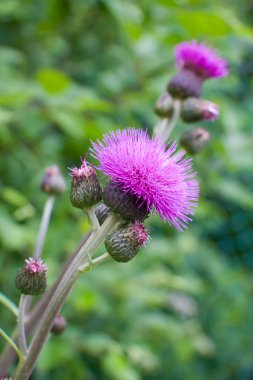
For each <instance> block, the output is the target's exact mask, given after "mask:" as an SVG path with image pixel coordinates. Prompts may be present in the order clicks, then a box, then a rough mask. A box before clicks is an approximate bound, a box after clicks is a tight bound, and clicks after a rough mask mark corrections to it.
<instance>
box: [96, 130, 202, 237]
mask: <svg viewBox="0 0 253 380" xmlns="http://www.w3.org/2000/svg"><path fill="white" fill-rule="evenodd" d="M176 148H177V145H176V143H172V144H171V145H170V146H169V147H168V148H167V150H166V146H165V145H164V144H162V143H161V142H160V141H159V140H158V139H157V138H156V137H153V138H149V136H148V134H147V132H145V131H142V130H136V129H131V128H129V129H125V130H123V131H116V132H111V133H109V134H106V135H104V138H103V141H102V142H101V141H97V143H94V142H93V143H92V148H91V153H92V156H93V157H95V158H96V159H97V160H98V161H99V169H100V170H101V171H102V172H103V173H104V174H106V175H108V176H109V177H111V179H112V180H113V181H114V182H115V183H117V184H118V185H119V186H120V187H121V188H122V189H123V190H124V191H125V192H127V193H129V194H130V195H134V196H135V197H137V199H139V200H140V201H141V202H143V203H146V205H147V208H148V210H150V209H151V208H152V207H154V209H155V211H156V212H157V213H158V214H159V215H160V217H161V218H162V219H163V220H165V221H167V222H168V223H169V224H170V225H172V226H174V227H175V228H177V229H178V230H179V231H182V230H183V228H187V223H188V222H189V221H190V220H191V217H190V216H191V215H193V214H194V209H195V206H196V202H197V200H198V193H199V186H198V181H197V180H196V179H195V173H194V172H193V171H192V164H191V159H189V158H184V152H180V153H177V154H175V151H176Z"/></svg>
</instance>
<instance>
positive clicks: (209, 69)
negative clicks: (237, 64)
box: [175, 41, 228, 79]
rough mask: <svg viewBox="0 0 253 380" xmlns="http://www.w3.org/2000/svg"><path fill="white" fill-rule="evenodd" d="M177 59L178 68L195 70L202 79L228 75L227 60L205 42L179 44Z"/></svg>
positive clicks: (176, 51) (176, 49) (176, 53)
mask: <svg viewBox="0 0 253 380" xmlns="http://www.w3.org/2000/svg"><path fill="white" fill-rule="evenodd" d="M175 59H176V65H177V68H179V69H187V70H190V71H193V72H195V73H196V74H197V75H198V76H200V77H201V78H202V79H208V78H221V77H225V76H226V75H228V63H227V61H226V60H225V59H223V58H221V57H220V56H219V55H218V53H216V52H215V51H214V50H213V49H211V48H209V47H207V46H206V45H205V44H204V43H198V42H196V41H191V42H187V41H185V42H182V43H180V44H178V45H177V46H176V48H175Z"/></svg>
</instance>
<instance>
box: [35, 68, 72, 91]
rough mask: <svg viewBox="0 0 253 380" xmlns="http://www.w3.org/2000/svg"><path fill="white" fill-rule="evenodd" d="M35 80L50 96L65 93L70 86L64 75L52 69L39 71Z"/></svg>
mask: <svg viewBox="0 0 253 380" xmlns="http://www.w3.org/2000/svg"><path fill="white" fill-rule="evenodd" d="M36 79H37V81H38V82H39V83H40V84H41V86H42V87H43V88H44V89H45V90H46V91H48V92H49V93H52V94H58V93H61V92H63V91H65V90H66V89H67V88H68V87H69V86H70V84H71V80H70V78H69V77H68V76H67V75H66V74H64V73H63V72H61V71H58V70H55V69H53V68H47V69H41V70H39V71H38V72H37V74H36Z"/></svg>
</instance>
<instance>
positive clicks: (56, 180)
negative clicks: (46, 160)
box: [41, 165, 66, 195]
mask: <svg viewBox="0 0 253 380" xmlns="http://www.w3.org/2000/svg"><path fill="white" fill-rule="evenodd" d="M41 189H42V191H44V192H45V193H48V194H52V195H57V194H61V193H63V192H64V191H65V190H66V182H65V179H64V178H63V176H62V174H61V172H60V169H59V168H58V166H56V165H54V166H50V167H48V168H46V170H45V174H44V177H43V179H42V182H41Z"/></svg>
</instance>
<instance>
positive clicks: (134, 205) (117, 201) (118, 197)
mask: <svg viewBox="0 0 253 380" xmlns="http://www.w3.org/2000/svg"><path fill="white" fill-rule="evenodd" d="M103 200H104V203H105V204H106V205H107V206H108V207H109V208H110V209H111V210H112V211H113V212H115V214H119V215H120V216H121V217H122V218H123V219H124V220H128V221H131V222H134V221H135V220H139V221H143V220H144V219H146V218H147V216H148V214H149V211H148V207H147V204H146V202H144V201H141V200H140V199H138V198H137V197H136V196H134V195H131V194H129V193H128V192H126V191H124V190H123V189H122V188H121V187H120V186H119V184H117V183H115V182H113V181H110V182H109V183H108V184H107V185H106V187H105V189H104V192H103Z"/></svg>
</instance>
